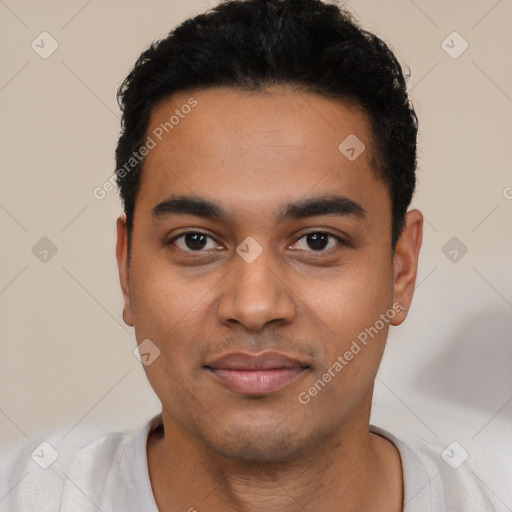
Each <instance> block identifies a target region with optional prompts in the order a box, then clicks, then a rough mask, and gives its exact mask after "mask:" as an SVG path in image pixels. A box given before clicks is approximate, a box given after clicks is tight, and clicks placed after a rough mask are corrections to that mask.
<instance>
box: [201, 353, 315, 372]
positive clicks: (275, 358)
mask: <svg viewBox="0 0 512 512" xmlns="http://www.w3.org/2000/svg"><path fill="white" fill-rule="evenodd" d="M206 367H207V368H211V369H216V370H220V369H223V370H277V369H283V368H291V369H294V368H295V369H296V368H308V365H306V364H303V363H300V362H299V361H297V360H296V359H293V358H291V357H289V356H285V355H284V354H280V353H279V352H264V353H263V354H248V353H245V352H232V353H229V354H225V355H223V356H221V357H219V358H217V359H215V360H213V361H212V362H210V363H208V364H207V365H206Z"/></svg>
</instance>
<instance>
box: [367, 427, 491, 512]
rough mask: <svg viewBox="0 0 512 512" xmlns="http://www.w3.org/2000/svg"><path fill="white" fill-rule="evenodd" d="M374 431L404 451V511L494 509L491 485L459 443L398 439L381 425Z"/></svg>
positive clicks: (410, 436)
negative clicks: (475, 468) (483, 482)
mask: <svg viewBox="0 0 512 512" xmlns="http://www.w3.org/2000/svg"><path fill="white" fill-rule="evenodd" d="M371 431H372V432H374V433H376V434H379V435H382V436H384V437H386V438H387V439H389V440H390V441H392V442H393V443H394V444H395V446H396V447H397V448H398V451H399V452H400V457H401V459H402V469H403V479H404V502H405V506H404V511H405V512H409V511H411V512H412V511H414V512H418V511H422V510H426V511H427V510H428V511H430V510H436V511H439V512H445V511H452V510H464V511H465V512H482V511H483V510H485V511H486V512H492V511H494V510H496V509H495V507H494V506H493V503H492V501H491V498H490V496H489V494H490V493H489V491H488V489H486V488H485V486H484V485H483V484H482V482H481V481H480V480H479V479H478V478H477V477H476V475H475V473H474V472H473V471H472V468H471V461H470V460H469V457H468V454H467V452H466V451H465V450H464V448H463V447H462V446H461V445H460V444H458V443H450V444H447V445H446V446H445V445H443V443H441V442H440V441H438V440H432V439H428V440H427V439H424V438H422V437H420V436H418V435H414V434H413V435H407V436H402V438H401V439H398V438H397V437H395V436H394V435H392V434H390V433H389V432H387V431H385V430H383V429H380V428H378V427H373V426H372V427H371Z"/></svg>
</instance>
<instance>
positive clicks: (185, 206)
mask: <svg viewBox="0 0 512 512" xmlns="http://www.w3.org/2000/svg"><path fill="white" fill-rule="evenodd" d="M184 105H193V107H191V108H185V107H184ZM176 110H178V111H179V112H176ZM172 115H175V119H173V120H172V121H171V122H172V125H171V124H169V120H170V117H171V116H172ZM178 117H179V121H177V122H176V120H177V119H178ZM165 123H167V125H165ZM163 126H166V128H167V129H162V127H163ZM171 126H172V127H171ZM147 134H148V135H149V136H150V137H151V138H152V139H153V141H154V142H155V145H154V147H152V148H151V149H150V151H149V153H148V154H147V156H146V157H145V165H144V170H143V174H142V178H141V184H140V188H139V191H138V194H137V198H136V207H135V214H134V227H133V233H132V253H131V262H130V264H129V265H128V262H127V247H126V245H127V243H126V224H125V220H124V218H123V217H120V218H119V219H118V245H117V256H118V262H119V270H120V278H121V286H122V289H123V293H124V300H125V310H124V319H125V321H126V322H127V323H128V324H129V325H133V326H134V327H135V334H136V338H137V342H138V343H141V342H142V341H143V340H147V339H149V340H151V343H152V344H154V345H148V346H150V347H154V346H156V347H158V349H159V350H160V355H159V356H158V357H157V358H156V359H154V361H153V362H152V363H151V364H149V365H147V366H145V367H144V368H145V371H146V374H147V377H148V379H149V381H150V383H151V385H152V387H153V389H154V390H155V392H156V394H157V395H158V397H159V399H160V401H161V402H162V406H163V414H164V421H167V422H168V423H172V424H173V425H174V426H175V427H176V429H178V430H179V431H180V432H182V433H183V435H187V436H190V437H191V438H193V439H194V440H196V441H199V442H201V443H202V444H203V445H204V446H205V447H207V448H209V449H212V450H214V451H216V452H217V453H220V454H223V455H225V456H228V457H234V458H239V459H245V460H259V461H263V460H265V461H270V460H278V459H279V460H285V459H286V460H291V459H293V457H297V456H299V455H301V456H302V455H304V454H306V453H309V452H310V451H312V450H313V449H314V447H315V446H318V443H319V442H321V441H322V440H326V439H329V438H330V437H335V436H336V435H337V433H339V432H341V431H343V430H347V429H352V428H356V427H357V425H360V424H364V423H365V422H366V425H367V423H368V416H369V410H370V403H371V394H372V389H373V382H374V379H375V375H376V372H377V369H378V366H379V363H380V360H381V357H382V352H383V349H384V344H385V340H386V336H387V332H388V329H389V326H390V325H397V324H399V323H401V322H402V321H403V319H404V318H405V315H406V312H407V309H408V307H409V303H410V300H411V297H412V289H413V285H414V278H415V274H416V264H417V255H418V251H419V246H420V243H421V218H420V215H421V214H419V212H416V211H413V212H409V214H408V215H409V217H408V225H407V229H406V231H405V233H404V235H403V236H402V237H401V239H400V241H399V243H398V246H397V248H396V252H395V255H394V256H393V252H392V248H391V202H390V196H389V191H388V188H387V186H386V184H385V183H384V182H383V181H381V180H379V179H377V178H376V176H375V174H374V172H373V170H372V167H371V162H372V158H373V157H374V156H375V155H374V153H373V149H372V145H371V141H370V125H369V121H368V119H367V117H366V115H365V114H364V113H363V112H362V111H361V110H358V109H356V108H354V107H350V106H348V105H347V104H344V103H341V102H338V101H334V100H330V99H326V98H323V97H321V96H317V95H315V94H312V93H299V92H293V91H290V90H284V89H281V90H273V91H271V92H267V93H249V92H245V91H240V90H234V89H211V90H203V91H194V92H193V93H190V94H187V93H180V94H176V95H174V96H172V97H171V98H169V99H166V100H165V101H163V102H162V103H160V104H159V105H158V106H157V107H155V108H154V110H153V113H152V117H151V121H150V126H149V128H148V132H147ZM351 135H352V136H354V135H355V136H356V137H357V138H358V139H359V141H361V142H362V143H363V144H364V145H365V148H364V150H363V151H362V153H361V154H360V155H359V156H357V153H358V152H359V151H360V150H361V148H362V146H361V145H359V143H357V144H355V143H354V141H356V142H357V140H356V139H354V138H352V139H349V141H352V144H350V145H349V148H348V150H347V148H345V147H344V146H343V145H342V148H341V150H340V149H339V146H340V144H341V143H342V142H343V141H344V140H345V139H346V138H347V137H348V136H351ZM160 139H161V140H160ZM152 145H153V144H151V146H152ZM350 147H354V151H351V150H350ZM344 148H345V149H344ZM354 156H357V158H355V159H354ZM348 157H350V158H348ZM365 334H366V339H365ZM364 339H365V341H364V342H363V340H364ZM146 343H147V342H146ZM354 343H355V344H354ZM356 347H359V348H356ZM152 350H156V349H154V348H152ZM350 354H351V355H350ZM336 363H338V364H336ZM329 376H330V378H329ZM315 390H316V391H315Z"/></svg>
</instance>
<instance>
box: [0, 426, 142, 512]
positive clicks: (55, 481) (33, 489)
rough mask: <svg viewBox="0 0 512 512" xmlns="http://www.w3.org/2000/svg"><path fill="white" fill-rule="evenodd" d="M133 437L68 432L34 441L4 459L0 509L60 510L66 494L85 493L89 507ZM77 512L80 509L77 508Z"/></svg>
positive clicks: (0, 470)
mask: <svg viewBox="0 0 512 512" xmlns="http://www.w3.org/2000/svg"><path fill="white" fill-rule="evenodd" d="M132 436H133V434H131V433H129V432H114V433H101V434H100V433H99V432H98V430H90V429H76V431H74V432H72V433H69V435H67V434H66V432H65V431H63V429H59V430H53V431H49V432H47V433H45V434H40V435H38V436H35V437H32V438H30V439H28V440H27V441H25V442H24V443H23V444H21V445H19V446H18V447H16V448H15V449H13V450H11V451H9V452H7V453H5V454H3V455H1V456H0V510H2V511H6V512H18V511H23V512H31V511H36V510H37V512H43V511H50V510H59V506H61V505H62V500H63V498H64V496H65V494H66V492H67V489H70V488H75V489H81V492H82V494H84V499H85V500H86V501H88V502H89V504H88V505H87V508H84V509H83V510H84V511H85V510H89V507H90V506H91V504H92V503H94V502H96V500H100V498H101V496H102V495H103V494H104V491H105V488H106V486H109V485H111V483H112V480H113V479H115V475H116V472H117V470H118V466H119V461H120V459H121V457H122V453H123V450H124V447H125V446H126V444H127V443H128V441H129V440H130V439H131V437H132ZM77 510H78V509H77Z"/></svg>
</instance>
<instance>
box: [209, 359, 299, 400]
mask: <svg viewBox="0 0 512 512" xmlns="http://www.w3.org/2000/svg"><path fill="white" fill-rule="evenodd" d="M205 368H206V369H207V370H208V372H209V373H210V374H211V375H212V376H213V377H214V378H216V379H217V380H218V381H220V382H221V383H222V384H224V385H225V386H226V387H227V388H229V389H230V390H231V391H234V392H235V393H238V394H242V395H247V396H253V397H254V396H264V395H267V394H270V393H273V392H275V391H278V390H280V389H282V388H284V387H285V386H288V385H290V384H291V383H293V382H295V381H296V380H297V379H299V378H300V377H301V376H302V375H303V374H304V373H305V372H307V371H308V370H309V366H308V365H307V364H304V363H301V362H299V361H297V360H295V359H292V358H290V357H288V356H285V355H284V354H279V353H277V352H265V353H263V354H259V355H254V354H247V353H243V352H237V353H231V354H227V355H224V356H222V357H220V358H218V359H216V360H214V361H212V362H211V363H208V364H207V365H205Z"/></svg>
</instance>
